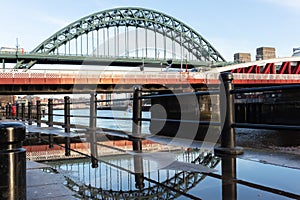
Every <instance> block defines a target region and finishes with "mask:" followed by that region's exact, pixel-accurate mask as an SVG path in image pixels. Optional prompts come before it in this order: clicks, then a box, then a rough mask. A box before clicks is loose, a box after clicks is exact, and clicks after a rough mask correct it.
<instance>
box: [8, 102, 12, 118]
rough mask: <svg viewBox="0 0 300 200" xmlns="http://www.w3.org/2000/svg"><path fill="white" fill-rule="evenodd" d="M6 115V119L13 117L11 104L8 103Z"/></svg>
mask: <svg viewBox="0 0 300 200" xmlns="http://www.w3.org/2000/svg"><path fill="white" fill-rule="evenodd" d="M8 113H9V114H8V116H9V118H8V119H13V112H12V105H11V104H8Z"/></svg>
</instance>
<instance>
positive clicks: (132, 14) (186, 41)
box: [32, 7, 225, 62]
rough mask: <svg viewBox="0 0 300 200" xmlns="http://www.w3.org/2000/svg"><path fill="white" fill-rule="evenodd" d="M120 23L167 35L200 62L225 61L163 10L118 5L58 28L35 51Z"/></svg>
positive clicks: (51, 50)
mask: <svg viewBox="0 0 300 200" xmlns="http://www.w3.org/2000/svg"><path fill="white" fill-rule="evenodd" d="M120 26H127V27H128V26H133V27H137V28H144V29H148V30H152V31H155V32H157V33H159V34H162V35H165V36H166V37H168V38H170V39H171V40H173V41H175V42H176V43H178V44H179V45H180V44H181V45H182V46H183V48H185V49H186V50H187V51H189V52H190V53H191V54H192V55H194V56H195V57H196V58H197V59H198V60H200V61H213V62H224V61H225V59H224V58H223V57H222V56H221V55H220V53H219V52H218V51H217V50H216V49H215V48H214V47H213V46H212V45H211V44H210V43H209V42H208V41H207V40H205V39H204V38H203V37H202V36H201V35H200V34H199V33H197V32H196V31H195V30H193V29H192V28H190V27H189V26H187V25H186V24H184V23H183V22H181V21H179V20H177V19H175V18H173V17H171V16H169V15H166V14H164V13H161V12H158V11H154V10H150V9H144V8H132V7H128V8H115V9H109V10H104V11H100V12H98V13H94V14H91V15H89V16H86V17H83V18H81V19H79V20H77V21H75V22H73V23H71V24H70V25H68V26H66V27H65V28H63V29H61V30H59V31H58V32H56V33H55V34H53V35H52V36H51V37H49V38H48V39H46V40H45V41H44V42H43V43H41V44H40V45H39V46H37V47H36V48H35V49H34V50H33V51H32V53H45V54H51V53H54V52H55V50H56V49H58V48H59V47H60V46H62V45H64V44H66V43H67V42H69V41H71V40H73V39H77V38H78V37H79V36H81V35H84V34H88V33H89V32H92V31H95V30H99V29H104V28H110V27H120Z"/></svg>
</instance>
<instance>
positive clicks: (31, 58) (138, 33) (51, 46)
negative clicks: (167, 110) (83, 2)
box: [0, 7, 226, 68]
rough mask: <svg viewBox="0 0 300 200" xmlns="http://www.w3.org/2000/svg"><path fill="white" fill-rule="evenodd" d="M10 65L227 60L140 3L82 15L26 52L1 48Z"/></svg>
mask: <svg viewBox="0 0 300 200" xmlns="http://www.w3.org/2000/svg"><path fill="white" fill-rule="evenodd" d="M0 60H1V61H2V64H3V68H5V63H16V66H15V68H31V67H33V66H34V65H35V64H70V65H82V64H85V65H112V66H139V65H145V64H147V65H150V66H159V65H169V66H170V65H172V67H180V66H181V67H182V65H188V67H189V68H190V67H197V66H212V65H224V64H225V63H226V60H225V59H224V58H223V57H222V56H221V55H220V53H219V52H218V51H217V50H216V49H215V48H214V47H213V46H212V45H211V44H210V43H209V42H208V41H207V40H206V39H205V38H204V37H203V36H202V35H200V34H199V33H197V32H196V31H195V30H194V29H192V28H191V27H190V26H188V25H186V24H185V23H183V22H181V21H179V20H178V19H176V18H174V17H172V16H169V15H167V14H164V13H161V12H158V11H155V10H150V9H145V8H134V7H124V8H113V9H109V10H104V11H100V12H97V13H94V14H91V15H88V16H86V17H83V18H81V19H79V20H77V21H75V22H73V23H71V24H69V25H68V26H66V27H64V28H62V29H61V30H59V31H57V32H56V33H54V34H53V35H52V36H50V37H49V38H47V39H46V40H45V41H43V42H42V43H41V44H40V45H38V46H37V47H36V48H35V49H33V50H32V51H31V52H29V53H28V52H25V53H22V52H18V51H17V50H16V51H15V52H5V51H2V52H0Z"/></svg>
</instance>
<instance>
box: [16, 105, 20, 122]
mask: <svg viewBox="0 0 300 200" xmlns="http://www.w3.org/2000/svg"><path fill="white" fill-rule="evenodd" d="M19 108H20V105H19V104H18V103H17V104H16V116H15V119H16V120H19Z"/></svg>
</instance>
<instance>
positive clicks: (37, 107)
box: [36, 100, 42, 127]
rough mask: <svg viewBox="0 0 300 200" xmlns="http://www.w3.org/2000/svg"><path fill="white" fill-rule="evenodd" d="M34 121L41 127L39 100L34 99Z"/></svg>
mask: <svg viewBox="0 0 300 200" xmlns="http://www.w3.org/2000/svg"><path fill="white" fill-rule="evenodd" d="M36 123H37V126H38V127H41V123H42V121H41V101H40V100H37V101H36Z"/></svg>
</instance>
